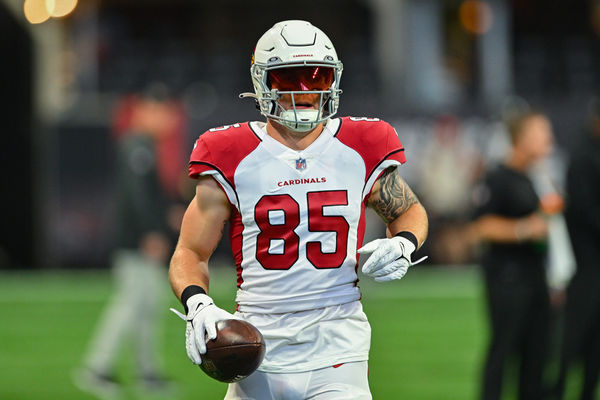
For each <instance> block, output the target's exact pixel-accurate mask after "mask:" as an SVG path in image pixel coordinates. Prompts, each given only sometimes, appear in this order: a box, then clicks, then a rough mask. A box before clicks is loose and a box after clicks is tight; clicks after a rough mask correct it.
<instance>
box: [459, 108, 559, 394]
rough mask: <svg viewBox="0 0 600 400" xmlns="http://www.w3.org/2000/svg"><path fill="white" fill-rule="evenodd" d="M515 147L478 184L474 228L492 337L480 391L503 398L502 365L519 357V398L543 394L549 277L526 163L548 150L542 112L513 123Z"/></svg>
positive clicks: (547, 130)
mask: <svg viewBox="0 0 600 400" xmlns="http://www.w3.org/2000/svg"><path fill="white" fill-rule="evenodd" d="M508 131H509V134H510V138H511V142H512V147H511V151H510V153H509V154H508V156H507V158H506V159H505V161H504V163H502V164H500V165H498V166H497V167H496V168H495V169H492V170H490V171H489V172H488V173H487V175H486V177H485V179H484V180H483V183H481V184H479V185H478V186H477V187H476V188H475V190H474V200H475V203H476V212H475V221H474V222H473V223H472V224H471V226H470V233H471V234H472V235H473V236H474V237H475V238H476V239H477V240H481V241H483V242H484V243H485V245H486V247H485V249H484V253H483V259H482V262H481V264H482V266H483V275H484V277H485V288H486V295H487V305H488V310H489V315H490V325H491V330H490V331H491V337H490V342H489V347H488V351H487V357H486V360H485V366H484V372H483V384H482V392H481V398H482V399H485V400H492V399H494V400H495V399H499V398H500V396H501V391H502V383H503V377H504V375H505V369H506V368H505V367H506V366H507V363H508V361H509V358H510V357H511V356H513V355H516V356H517V357H518V359H519V361H520V368H519V399H521V400H524V399H533V400H539V399H541V398H542V373H543V367H544V358H545V352H546V341H547V340H546V337H547V330H548V318H549V295H548V290H547V285H546V277H545V270H544V268H545V266H544V264H545V250H546V249H545V246H544V245H543V243H544V242H545V241H546V236H547V223H546V220H545V219H544V217H543V215H541V213H540V212H539V205H540V199H539V198H538V196H537V194H536V192H535V191H534V187H533V184H532V181H531V180H530V178H529V177H528V176H527V172H528V170H529V169H530V168H531V167H532V166H533V165H534V164H535V163H536V162H537V161H539V160H541V159H542V158H544V157H545V156H546V155H548V154H549V152H550V151H551V148H552V130H551V125H550V122H549V120H548V119H547V118H546V116H544V115H543V114H541V113H538V112H528V113H526V114H523V115H519V116H518V117H516V118H514V119H513V120H512V121H511V122H510V123H509V125H508Z"/></svg>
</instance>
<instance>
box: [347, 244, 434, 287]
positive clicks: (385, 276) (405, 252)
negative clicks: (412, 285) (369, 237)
mask: <svg viewBox="0 0 600 400" xmlns="http://www.w3.org/2000/svg"><path fill="white" fill-rule="evenodd" d="M414 251H415V245H414V244H413V242H411V241H410V240H408V239H406V238H405V237H402V236H394V237H393V238H389V239H375V240H373V241H371V242H369V243H367V244H365V245H364V246H363V247H361V248H360V249H358V253H360V254H368V253H373V254H371V256H370V257H369V259H368V260H367V262H366V263H365V264H364V265H363V267H362V272H363V273H364V274H366V275H369V276H371V277H373V278H375V281H377V282H386V281H391V280H394V279H402V277H403V276H404V275H405V274H406V271H408V267H410V266H412V265H415V264H418V263H420V262H421V261H423V260H425V259H426V258H427V256H425V257H423V258H421V259H419V260H418V261H416V262H414V263H413V262H412V261H411V255H412V253H413V252H414Z"/></svg>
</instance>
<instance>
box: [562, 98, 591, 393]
mask: <svg viewBox="0 0 600 400" xmlns="http://www.w3.org/2000/svg"><path fill="white" fill-rule="evenodd" d="M591 125H592V127H591V129H590V132H589V134H588V135H585V136H584V137H583V138H581V139H580V140H579V142H578V143H577V145H576V146H574V148H573V150H572V152H571V155H570V162H569V168H568V172H567V209H566V213H565V215H566V219H567V225H568V227H569V234H570V235H571V243H572V245H573V252H574V254H575V259H576V261H577V271H576V272H575V275H574V277H573V279H572V280H571V283H570V285H569V288H568V292H567V305H566V313H565V331H564V332H565V333H564V339H563V350H562V357H561V368H560V373H559V379H558V385H557V398H558V399H562V398H563V391H564V383H565V378H566V375H567V371H568V369H569V367H570V366H571V365H572V363H573V361H574V360H575V359H576V358H579V357H581V359H582V360H583V364H584V382H583V387H582V392H581V397H580V399H581V400H591V399H595V398H596V396H595V392H596V386H597V383H598V375H599V373H600V104H599V103H597V104H596V105H595V107H594V109H593V116H592V124H591Z"/></svg>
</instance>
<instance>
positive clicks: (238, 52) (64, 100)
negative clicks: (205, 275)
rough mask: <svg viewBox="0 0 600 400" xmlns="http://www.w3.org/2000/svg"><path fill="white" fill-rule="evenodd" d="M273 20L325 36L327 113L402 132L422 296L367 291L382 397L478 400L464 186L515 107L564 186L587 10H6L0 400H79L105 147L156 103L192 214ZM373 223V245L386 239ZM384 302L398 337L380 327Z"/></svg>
mask: <svg viewBox="0 0 600 400" xmlns="http://www.w3.org/2000/svg"><path fill="white" fill-rule="evenodd" d="M284 19H306V20H308V21H311V22H312V23H313V24H314V25H315V26H318V27H320V28H321V29H323V30H324V31H325V32H326V33H327V35H328V36H329V37H330V38H331V40H332V41H333V43H334V45H335V46H336V50H337V52H338V56H339V58H340V59H341V60H342V62H343V63H344V73H343V78H342V84H341V88H342V89H343V91H344V93H343V95H342V98H341V105H340V111H339V113H338V115H341V116H345V115H352V116H366V117H373V116H375V117H379V118H382V119H385V120H386V121H388V122H390V123H391V124H392V125H393V126H394V127H395V128H396V130H397V131H398V134H399V136H400V139H401V140H402V142H403V143H404V145H405V148H406V154H407V159H408V162H407V164H406V165H405V166H403V169H402V174H403V176H404V177H405V179H406V180H407V181H408V183H409V184H410V185H411V187H412V188H413V189H414V191H415V192H416V193H417V195H418V196H419V198H420V199H421V201H422V202H423V203H424V205H425V207H426V208H427V210H428V212H429V216H430V222H431V233H430V237H429V239H428V242H427V249H426V253H427V254H428V255H429V257H430V259H429V261H428V264H427V265H424V266H423V267H421V266H419V271H415V272H417V273H415V274H414V275H415V277H414V278H410V279H407V282H405V281H404V280H403V281H402V283H401V284H400V283H397V282H394V283H393V284H391V285H390V286H388V287H387V289H385V290H384V289H381V288H380V287H379V286H375V285H373V284H371V283H370V282H365V281H366V279H363V280H362V281H361V282H364V287H363V289H364V290H363V291H364V293H365V308H367V313H369V312H370V310H372V313H373V317H372V320H371V322H372V324H373V326H374V332H375V336H374V344H373V354H372V361H371V376H372V378H371V381H372V387H373V393H374V395H375V398H383V399H396V398H409V399H469V398H476V394H477V392H478V386H479V374H480V364H481V362H482V357H483V354H484V344H485V341H486V334H487V333H486V329H487V328H486V315H485V311H484V305H483V300H482V294H481V288H480V286H481V283H480V280H479V278H478V272H477V271H478V270H477V266H476V265H475V263H476V258H475V257H474V254H473V251H472V250H471V249H470V248H468V247H467V246H466V245H465V243H464V241H462V240H461V236H460V234H457V232H459V233H460V231H461V227H462V226H463V225H464V224H465V223H466V222H467V221H468V218H469V215H470V212H471V209H470V206H469V204H470V188H471V186H472V185H473V184H474V182H476V181H477V180H478V179H479V178H481V176H482V173H483V171H484V169H485V168H486V167H487V166H489V165H491V164H493V163H494V162H497V161H498V160H499V159H500V158H501V157H503V155H504V154H505V153H506V151H507V148H508V146H509V142H508V139H507V138H506V137H505V129H504V127H503V124H502V122H503V119H504V118H505V116H506V115H507V114H508V113H510V112H511V110H514V109H518V108H521V107H523V106H526V105H530V106H533V107H535V108H536V109H540V110H543V111H544V112H545V113H546V114H547V115H548V116H549V118H550V120H551V122H552V125H553V129H554V134H555V139H556V143H557V146H556V148H555V153H554V154H553V157H552V158H551V160H550V161H549V162H550V167H549V168H548V171H550V172H551V175H552V179H553V180H554V181H555V183H556V185H557V187H558V188H561V185H562V184H563V180H564V179H563V174H564V169H565V163H566V161H567V159H566V155H565V154H566V149H567V148H568V146H569V144H570V143H571V142H572V141H573V140H574V138H575V137H577V136H578V135H580V134H581V133H582V132H583V129H582V128H583V126H584V125H585V123H586V121H587V118H588V105H589V103H590V100H591V99H592V98H593V97H594V95H597V94H598V93H599V92H600V2H597V1H595V0H577V1H571V2H568V3H566V2H560V1H556V0H550V1H548V0H512V1H503V0H487V1H483V0H320V1H296V0H288V1H286V2H282V1H275V0H262V1H245V0H222V1H219V2H208V1H201V0H168V1H167V0H80V1H77V0H52V1H51V0H26V1H23V0H0V33H1V34H0V59H1V60H2V62H0V88H1V93H2V97H1V99H0V121H2V131H3V135H2V136H3V139H2V145H1V146H0V165H1V171H2V175H3V176H2V179H1V180H0V182H1V183H0V187H1V193H2V196H1V200H0V203H1V208H0V209H1V210H2V215H1V217H0V221H1V222H0V288H1V290H0V310H1V314H0V316H1V317H2V318H1V319H0V398H2V399H11V400H13V399H33V398H37V399H54V398H68V399H78V398H82V399H84V398H90V397H87V395H86V394H84V393H83V392H80V391H78V390H77V389H76V388H75V387H74V386H73V384H72V383H71V381H70V378H69V370H70V369H72V368H74V367H75V366H76V365H77V364H78V363H79V361H80V359H81V357H83V353H84V349H85V345H86V341H87V339H88V336H89V335H90V334H91V332H92V330H93V326H94V323H95V320H96V317H97V316H98V314H99V312H100V310H101V308H102V306H103V304H104V303H105V301H106V299H107V298H108V295H109V293H110V288H111V283H110V276H109V272H108V270H109V266H110V261H109V260H110V254H111V253H110V250H111V235H112V233H111V232H112V231H111V218H110V216H111V215H112V213H113V212H114V208H115V201H114V186H115V185H114V183H115V182H114V174H115V170H114V169H115V164H114V160H115V154H114V153H115V152H114V146H113V144H114V141H115V140H116V139H117V138H118V137H119V135H120V133H121V132H123V131H124V130H126V127H127V126H128V118H130V114H131V112H132V111H131V110H132V108H134V107H135V104H136V99H137V97H136V96H137V94H139V93H142V92H144V91H145V90H147V88H148V86H149V85H151V84H160V85H162V86H163V87H164V88H166V91H167V95H166V96H167V97H168V99H169V109H168V113H169V115H170V117H169V118H170V124H169V126H168V128H166V129H169V130H170V131H172V134H171V135H170V136H169V137H170V138H171V139H170V140H169V141H163V142H161V145H160V146H159V147H160V148H159V149H158V154H159V155H158V158H159V160H160V161H159V163H158V165H159V167H158V169H159V176H160V179H161V182H162V183H163V188H164V190H165V191H166V192H168V195H169V198H170V199H171V200H172V201H173V203H174V204H178V203H179V204H184V203H186V202H188V201H189V199H190V195H191V193H192V190H193V189H191V186H190V183H188V182H187V180H186V178H185V173H186V165H187V158H188V156H189V153H190V151H191V146H192V144H193V142H194V140H195V139H196V138H197V136H198V135H199V134H201V133H202V132H204V131H205V130H207V129H209V128H211V127H214V126H220V125H224V124H231V123H235V122H241V121H247V120H256V119H261V116H260V115H259V113H258V111H257V110H256V109H255V107H254V105H253V104H252V103H251V102H249V101H244V100H240V99H238V97H237V95H238V93H241V92H244V91H249V90H251V88H252V87H251V83H250V79H249V67H250V56H251V54H252V50H253V48H254V45H255V43H256V41H257V39H258V38H259V37H260V36H261V35H262V33H264V32H265V31H266V30H267V29H268V28H270V27H271V26H272V25H273V24H274V23H275V22H277V21H280V20H284ZM372 217H373V215H371V219H370V221H369V227H370V229H369V232H368V235H370V237H378V236H381V235H382V232H383V231H382V226H381V225H379V223H377V221H376V220H375V219H374V218H372ZM173 218H175V219H176V218H177V217H176V216H174V217H173ZM175 225H176V223H175ZM367 239H368V238H367ZM214 259H215V261H214V264H215V265H216V266H219V267H221V266H222V267H223V268H217V272H216V275H215V276H216V278H213V279H216V280H217V281H219V283H217V284H216V286H215V289H213V290H215V291H218V293H217V294H215V295H214V296H213V297H215V298H219V299H221V302H222V303H225V304H229V305H230V307H231V305H233V298H232V296H233V293H234V290H235V280H234V278H233V274H234V272H233V268H232V265H233V264H232V261H231V260H232V259H231V256H230V255H229V244H228V243H227V240H224V242H223V243H222V245H221V246H220V247H219V249H218V251H217V254H216V256H215V258H214ZM409 275H410V274H409ZM411 279H412V280H411ZM166 283H167V282H166V281H165V285H166ZM403 285H404V286H403ZM370 296H371V297H370ZM173 300H174V299H173ZM175 303H176V302H174V301H173V304H175ZM390 303H393V304H397V305H398V314H399V315H398V317H397V318H396V317H395V318H394V320H397V321H398V322H397V324H398V325H397V326H390V325H389V323H388V322H386V317H385V316H384V315H382V317H381V319H380V320H378V319H377V318H378V317H377V313H378V311H377V309H378V308H379V306H380V307H383V308H387V309H388V310H389V309H390V306H389V304H390ZM40 304H43V305H42V306H40ZM40 307H41V308H40ZM167 308H168V305H167V304H166V303H165V310H167ZM379 312H381V311H379ZM32 315H33V316H34V318H32ZM36 315H37V316H39V317H40V318H41V321H42V322H41V326H40V322H38V321H37V320H36V318H35V316H36ZM165 315H166V312H165ZM378 329H379V330H380V331H382V332H385V334H384V333H381V334H378V333H377V332H378ZM162 337H163V341H162V343H163V344H161V346H162V349H163V350H162V351H163V352H164V353H165V354H167V355H166V356H165V357H166V359H165V363H166V365H167V368H166V373H167V374H169V375H170V377H171V378H173V379H174V380H176V381H177V380H179V381H180V382H179V383H180V391H179V393H178V394H177V395H173V398H197V397H198V396H201V398H207V399H212V398H215V399H216V398H219V397H220V396H222V394H223V393H224V390H225V389H224V387H223V385H220V384H218V383H216V382H212V381H210V380H209V379H208V378H206V377H204V376H203V375H202V374H201V372H200V371H199V370H196V369H193V368H192V367H191V366H190V365H189V364H188V362H187V359H186V357H185V352H184V346H183V344H184V343H183V326H182V325H181V324H180V323H179V322H178V321H176V320H175V319H174V318H171V317H169V319H168V320H167V323H166V328H165V332H164V334H162ZM378 338H381V340H382V342H381V343H379V342H377V339H378ZM394 338H400V339H397V340H394ZM388 346H393V347H394V348H393V351H392V354H391V355H390V354H389V353H390V350H389V349H388V348H387V347H388ZM415 346H417V348H414V347H415ZM127 363H128V362H127V361H123V362H122V364H123V365H125V366H124V367H122V368H123V370H126V366H127ZM394 371H400V372H397V374H398V377H402V379H399V378H397V377H395V376H396V375H395V374H394ZM46 374H50V375H46ZM125 375H126V378H125V379H127V373H125ZM129 379H130V380H131V379H133V378H131V377H129ZM38 382H39V383H40V384H39V385H38ZM129 395H130V396H132V397H133V396H135V394H134V393H133V392H131V393H129Z"/></svg>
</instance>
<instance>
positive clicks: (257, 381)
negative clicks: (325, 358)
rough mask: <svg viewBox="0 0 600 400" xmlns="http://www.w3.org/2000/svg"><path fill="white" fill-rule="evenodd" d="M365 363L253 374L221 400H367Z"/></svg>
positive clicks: (236, 384)
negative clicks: (310, 369) (301, 370)
mask: <svg viewBox="0 0 600 400" xmlns="http://www.w3.org/2000/svg"><path fill="white" fill-rule="evenodd" d="M367 373H368V364H367V361H359V362H349V363H345V364H342V365H340V366H336V367H327V368H321V369H316V370H314V371H307V372H294V373H283V374H281V373H269V372H262V371H256V372H254V373H253V374H252V375H250V376H249V377H247V378H246V379H243V380H241V381H240V382H236V383H231V384H229V388H228V389H227V394H225V400H342V399H347V400H371V399H372V397H371V392H370V390H369V380H368V377H367Z"/></svg>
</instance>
